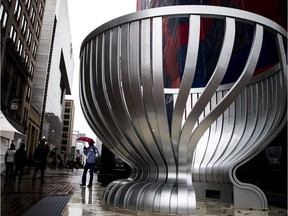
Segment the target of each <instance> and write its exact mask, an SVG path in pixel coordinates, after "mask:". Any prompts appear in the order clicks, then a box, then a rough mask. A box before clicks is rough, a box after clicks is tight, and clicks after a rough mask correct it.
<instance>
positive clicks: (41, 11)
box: [39, 2, 44, 18]
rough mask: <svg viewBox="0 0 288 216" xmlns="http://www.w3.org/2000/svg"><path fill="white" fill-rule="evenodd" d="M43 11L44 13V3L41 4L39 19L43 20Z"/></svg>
mask: <svg viewBox="0 0 288 216" xmlns="http://www.w3.org/2000/svg"><path fill="white" fill-rule="evenodd" d="M43 11H44V8H43V5H42V2H40V6H39V17H40V18H42V16H43Z"/></svg>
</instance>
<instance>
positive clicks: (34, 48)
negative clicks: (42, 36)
mask: <svg viewBox="0 0 288 216" xmlns="http://www.w3.org/2000/svg"><path fill="white" fill-rule="evenodd" d="M37 49H38V45H37V44H36V42H35V41H34V43H33V48H32V50H33V51H32V55H33V57H34V58H36V55H37Z"/></svg>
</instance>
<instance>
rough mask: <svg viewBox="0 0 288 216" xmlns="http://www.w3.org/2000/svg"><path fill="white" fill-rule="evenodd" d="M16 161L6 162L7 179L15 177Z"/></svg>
mask: <svg viewBox="0 0 288 216" xmlns="http://www.w3.org/2000/svg"><path fill="white" fill-rule="evenodd" d="M13 172H14V163H13V162H6V181H11V180H12V179H13Z"/></svg>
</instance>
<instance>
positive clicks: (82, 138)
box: [76, 137, 95, 143]
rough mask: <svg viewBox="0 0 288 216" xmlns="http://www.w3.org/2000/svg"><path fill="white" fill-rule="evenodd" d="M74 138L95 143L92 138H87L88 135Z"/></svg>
mask: <svg viewBox="0 0 288 216" xmlns="http://www.w3.org/2000/svg"><path fill="white" fill-rule="evenodd" d="M76 140H82V141H84V142H88V143H95V142H94V140H93V139H91V138H89V137H79V138H77V139H76Z"/></svg>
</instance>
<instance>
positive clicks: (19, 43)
mask: <svg viewBox="0 0 288 216" xmlns="http://www.w3.org/2000/svg"><path fill="white" fill-rule="evenodd" d="M16 50H17V52H18V53H19V55H20V56H21V55H22V51H23V43H22V41H21V40H20V38H19V39H18V43H17V48H16Z"/></svg>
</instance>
